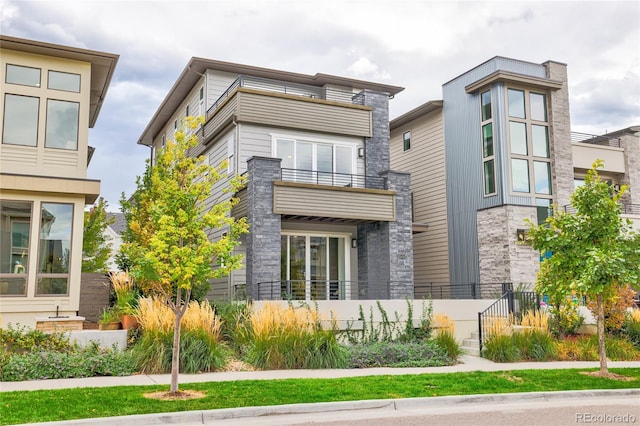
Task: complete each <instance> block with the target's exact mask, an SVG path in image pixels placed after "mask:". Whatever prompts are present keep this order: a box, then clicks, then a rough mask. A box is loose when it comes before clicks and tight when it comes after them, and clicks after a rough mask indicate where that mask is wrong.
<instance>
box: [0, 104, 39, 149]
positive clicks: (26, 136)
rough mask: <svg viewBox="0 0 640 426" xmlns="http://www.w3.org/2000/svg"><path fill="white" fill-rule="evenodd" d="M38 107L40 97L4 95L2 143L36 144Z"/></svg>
mask: <svg viewBox="0 0 640 426" xmlns="http://www.w3.org/2000/svg"><path fill="white" fill-rule="evenodd" d="M39 108H40V99H38V98H34V97H31V96H18V95H9V94H7V95H5V98H4V128H3V131H2V143H6V144H12V145H26V146H36V145H37V144H38V109H39Z"/></svg>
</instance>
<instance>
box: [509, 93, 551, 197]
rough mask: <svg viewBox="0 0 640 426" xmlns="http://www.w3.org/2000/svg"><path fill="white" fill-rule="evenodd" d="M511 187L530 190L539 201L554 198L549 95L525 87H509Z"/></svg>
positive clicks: (522, 191) (518, 189) (525, 190)
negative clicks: (548, 106)
mask: <svg viewBox="0 0 640 426" xmlns="http://www.w3.org/2000/svg"><path fill="white" fill-rule="evenodd" d="M507 101H508V102H507V104H508V117H509V122H508V131H509V147H510V148H509V153H510V168H511V190H512V191H513V192H518V193H528V194H531V195H532V196H533V197H534V198H535V199H536V205H538V206H541V205H542V206H546V205H548V204H549V202H550V201H551V194H552V191H551V184H552V181H551V160H550V155H549V125H548V122H547V96H546V94H544V93H537V92H533V91H530V90H526V89H513V88H509V89H508V90H507Z"/></svg>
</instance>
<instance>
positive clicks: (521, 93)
mask: <svg viewBox="0 0 640 426" xmlns="http://www.w3.org/2000/svg"><path fill="white" fill-rule="evenodd" d="M442 94H443V97H442V99H441V100H434V101H430V102H427V103H425V104H423V105H421V106H419V107H417V108H415V109H414V110H412V111H409V112H407V113H406V114H403V115H401V116H399V117H397V118H395V119H393V120H392V121H391V124H390V128H391V167H393V168H398V169H402V170H406V171H408V172H410V173H411V177H412V197H413V215H414V222H416V223H419V224H422V231H424V232H420V233H417V234H415V235H414V247H413V249H414V251H413V253H414V271H415V275H414V280H415V282H414V284H415V293H416V297H421V296H425V295H428V294H430V292H431V291H432V289H433V288H434V286H436V287H439V286H445V287H448V288H449V290H450V296H451V297H454V298H456V297H459V298H467V297H478V296H480V295H482V296H485V295H488V294H491V293H493V294H495V293H497V292H499V291H500V288H501V283H513V284H515V285H523V286H529V285H531V284H532V283H533V282H534V281H535V279H536V273H537V270H538V268H539V259H540V254H539V253H538V252H536V251H535V250H533V249H532V248H531V247H530V246H528V245H523V244H520V242H521V241H522V240H523V239H524V238H525V235H524V230H525V229H526V228H527V224H526V222H525V219H529V220H530V221H532V222H534V223H541V222H543V221H544V220H545V219H546V217H547V216H548V214H550V213H551V209H550V207H551V206H552V204H553V205H556V206H557V208H559V209H564V208H565V206H567V205H568V204H569V197H570V195H571V193H572V192H573V191H574V189H575V186H576V185H579V184H580V180H581V179H583V177H584V175H585V173H586V171H587V170H588V169H589V168H590V167H591V164H592V163H593V161H594V160H595V159H597V158H600V159H603V160H604V161H605V165H604V169H602V170H601V175H602V176H603V177H604V178H605V179H608V180H609V181H610V182H611V184H612V185H614V186H615V185H618V184H629V185H630V192H629V194H628V195H627V198H626V199H625V204H624V205H623V211H624V213H625V215H627V216H629V217H631V218H632V219H635V223H636V225H637V224H640V204H638V203H639V200H638V198H640V181H639V173H640V167H639V164H638V161H639V158H638V156H639V155H640V143H639V138H638V134H639V133H638V132H639V131H640V128H638V127H631V128H627V129H624V130H620V131H618V132H614V133H610V134H608V135H603V136H592V135H580V134H577V133H572V132H571V123H570V114H569V92H568V81H567V70H566V65H565V64H562V63H559V62H555V61H547V62H545V63H542V64H535V63H530V62H525V61H520V60H514V59H509V58H503V57H494V58H492V59H490V60H488V61H487V62H485V63H483V64H480V65H478V66H477V67H475V68H473V69H471V70H469V71H466V72H465V73H463V74H461V75H460V76H458V77H456V78H454V79H452V80H451V81H449V82H447V83H445V84H444V85H443V90H442ZM414 228H417V227H414ZM425 228H426V231H425Z"/></svg>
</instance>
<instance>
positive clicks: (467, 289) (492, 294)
mask: <svg viewBox="0 0 640 426" xmlns="http://www.w3.org/2000/svg"><path fill="white" fill-rule="evenodd" d="M407 287H410V284H409V283H402V282H380V281H371V282H367V281H344V280H287V281H268V282H261V283H258V284H257V288H256V289H255V292H254V293H252V294H254V295H255V300H309V299H310V300H391V299H407V298H409V299H410V298H411V297H410V296H408V295H406V294H404V293H402V294H400V293H399V292H400V290H398V291H395V289H402V288H407ZM507 288H512V285H511V283H434V282H429V283H415V284H414V292H415V294H414V295H413V297H414V298H415V299H497V298H499V297H500V296H501V295H502V294H503V293H504V291H506V290H505V289H507ZM252 294H249V293H247V288H246V285H245V284H241V285H236V286H234V294H233V295H232V296H233V299H234V300H251V299H252V298H253V296H252ZM307 295H308V296H309V298H307Z"/></svg>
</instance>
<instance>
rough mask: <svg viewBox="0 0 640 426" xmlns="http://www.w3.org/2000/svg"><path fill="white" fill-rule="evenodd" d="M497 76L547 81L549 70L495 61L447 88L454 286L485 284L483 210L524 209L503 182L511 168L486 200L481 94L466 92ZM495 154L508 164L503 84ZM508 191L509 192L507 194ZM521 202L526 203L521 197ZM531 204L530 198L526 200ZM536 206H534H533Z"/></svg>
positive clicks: (496, 100) (496, 101) (500, 172)
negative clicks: (480, 229)
mask: <svg viewBox="0 0 640 426" xmlns="http://www.w3.org/2000/svg"><path fill="white" fill-rule="evenodd" d="M497 70H503V71H509V72H514V73H519V74H525V75H529V76H533V77H540V78H545V77H546V70H545V67H544V66H543V65H540V64H533V63H528V62H521V61H516V60H511V59H507V58H499V57H497V58H493V59H491V60H490V61H487V62H485V63H483V64H481V65H479V66H477V67H476V68H474V69H472V70H470V71H468V72H466V73H465V74H463V75H461V76H459V77H457V78H456V79H454V80H451V81H449V82H448V83H445V84H444V85H443V100H444V107H443V111H444V135H445V140H446V164H447V173H446V179H447V209H448V211H449V223H448V227H449V253H450V271H451V281H452V282H479V280H480V272H479V267H478V239H477V222H476V220H477V219H476V215H477V210H478V209H481V208H489V207H494V206H498V205H501V204H504V203H509V202H517V203H522V201H524V200H521V199H510V198H505V195H506V194H505V193H504V192H503V191H501V189H500V188H504V187H505V186H506V185H503V181H505V182H507V181H508V180H507V179H505V177H506V176H508V174H507V172H506V167H507V165H503V166H502V168H501V167H500V166H497V167H496V175H497V176H496V177H497V179H496V187H497V189H498V195H496V196H492V197H484V195H483V179H482V152H481V148H482V137H481V129H480V101H479V93H474V94H467V93H466V92H465V86H467V85H469V84H471V83H473V82H476V81H478V80H480V79H481V78H483V77H486V76H487V75H489V74H491V73H493V72H494V71H497ZM492 96H493V108H494V110H493V116H494V135H493V142H494V149H495V150H496V165H499V164H501V163H504V161H503V159H504V158H505V154H506V152H505V150H506V146H505V145H506V123H504V121H503V120H500V119H499V117H501V116H504V111H505V105H504V103H505V97H504V89H503V87H502V85H501V84H495V85H494V87H493V93H492ZM507 189H508V188H507ZM517 198H521V197H517ZM525 198H526V197H525ZM528 204H530V201H529V203H528Z"/></svg>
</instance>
